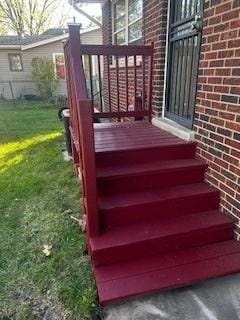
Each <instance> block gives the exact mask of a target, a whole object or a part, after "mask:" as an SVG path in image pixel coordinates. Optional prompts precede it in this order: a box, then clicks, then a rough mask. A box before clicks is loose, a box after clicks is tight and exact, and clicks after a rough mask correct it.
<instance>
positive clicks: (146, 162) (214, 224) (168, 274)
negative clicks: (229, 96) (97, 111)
mask: <svg viewBox="0 0 240 320" xmlns="http://www.w3.org/2000/svg"><path fill="white" fill-rule="evenodd" d="M94 131H95V149H96V167H97V188H98V209H99V216H100V227H101V232H100V235H99V236H98V237H90V239H89V245H90V253H91V257H92V262H93V265H94V273H95V278H96V284H97V288H98V293H99V299H100V302H101V303H103V304H107V303H111V302H113V301H118V300H122V299H126V298H129V297H134V296H139V295H142V294H148V293H152V292H158V291H161V290H166V289H171V288H176V287H180V286H185V285H189V284H192V283H196V282H199V281H202V280H205V279H209V278H212V277H217V276H223V275H227V274H230V273H235V272H239V271H240V243H239V242H236V241H234V240H233V223H232V221H231V220H230V219H229V218H228V217H226V216H224V215H223V214H222V213H220V211H219V192H218V190H216V189H215V188H213V187H211V186H209V185H208V184H207V183H205V182H204V171H205V169H206V164H205V163H203V162H202V161H200V160H197V159H195V151H196V150H195V149H196V145H195V143H192V142H186V141H183V140H181V139H179V138H177V137H175V136H173V135H171V134H169V133H167V132H165V131H163V130H160V129H159V128H157V127H154V126H153V125H151V124H150V123H149V122H132V123H111V124H95V125H94Z"/></svg>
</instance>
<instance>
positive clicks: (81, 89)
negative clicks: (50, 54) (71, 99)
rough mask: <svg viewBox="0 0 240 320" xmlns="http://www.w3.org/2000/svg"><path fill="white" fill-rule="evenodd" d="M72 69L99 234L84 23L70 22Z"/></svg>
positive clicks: (90, 203)
mask: <svg viewBox="0 0 240 320" xmlns="http://www.w3.org/2000/svg"><path fill="white" fill-rule="evenodd" d="M69 44H70V56H71V58H70V61H69V63H70V70H71V73H72V77H71V79H72V82H73V83H72V86H73V89H74V96H75V99H76V100H75V101H76V104H75V109H76V113H77V126H78V131H79V137H78V138H79V159H81V160H80V161H81V174H82V183H83V202H84V209H85V213H86V215H87V232H88V236H91V237H95V236H97V235H98V234H99V216H98V201H97V200H98V199H97V179H96V164H95V144H94V128H93V109H92V101H91V100H90V99H88V96H87V88H86V80H85V76H84V70H83V62H82V53H81V44H80V25H79V24H70V25H69Z"/></svg>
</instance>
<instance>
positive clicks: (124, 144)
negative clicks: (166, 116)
mask: <svg viewBox="0 0 240 320" xmlns="http://www.w3.org/2000/svg"><path fill="white" fill-rule="evenodd" d="M94 131H95V148H96V152H105V151H119V150H131V149H143V148H150V147H159V146H165V145H175V144H182V143H183V141H182V140H181V139H179V138H177V137H175V136H173V135H172V134H169V133H168V132H166V131H163V130H161V129H159V128H157V127H155V126H153V125H152V124H151V123H149V122H147V121H146V122H145V121H144V122H142V121H138V122H122V123H121V122H120V123H119V122H118V123H104V124H103V123H96V124H94Z"/></svg>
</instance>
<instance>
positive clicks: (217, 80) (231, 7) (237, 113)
mask: <svg viewBox="0 0 240 320" xmlns="http://www.w3.org/2000/svg"><path fill="white" fill-rule="evenodd" d="M194 130H195V131H196V135H195V136H196V140H197V142H198V147H197V153H198V156H199V157H200V158H203V159H204V160H207V163H208V171H207V174H206V179H207V181H209V182H210V183H211V184H212V185H214V186H216V187H217V188H218V189H219V190H221V208H222V210H223V211H224V212H226V213H228V214H231V215H233V216H234V217H235V219H236V223H238V224H239V221H240V1H239V0H227V1H226V0H211V1H206V2H205V11H204V28H203V37H202V47H201V56H200V66H199V77H198V91H197V100H196V117H195V122H194ZM239 225H240V224H239ZM239 231H240V229H239V228H236V232H239ZM239 234H240V232H239Z"/></svg>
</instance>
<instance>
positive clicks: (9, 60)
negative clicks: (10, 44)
mask: <svg viewBox="0 0 240 320" xmlns="http://www.w3.org/2000/svg"><path fill="white" fill-rule="evenodd" d="M11 56H19V57H20V61H21V70H13V68H12V63H11V62H12V60H11ZM8 62H9V69H10V71H11V72H23V71H24V70H23V61H22V54H21V53H18V52H16V53H8Z"/></svg>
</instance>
